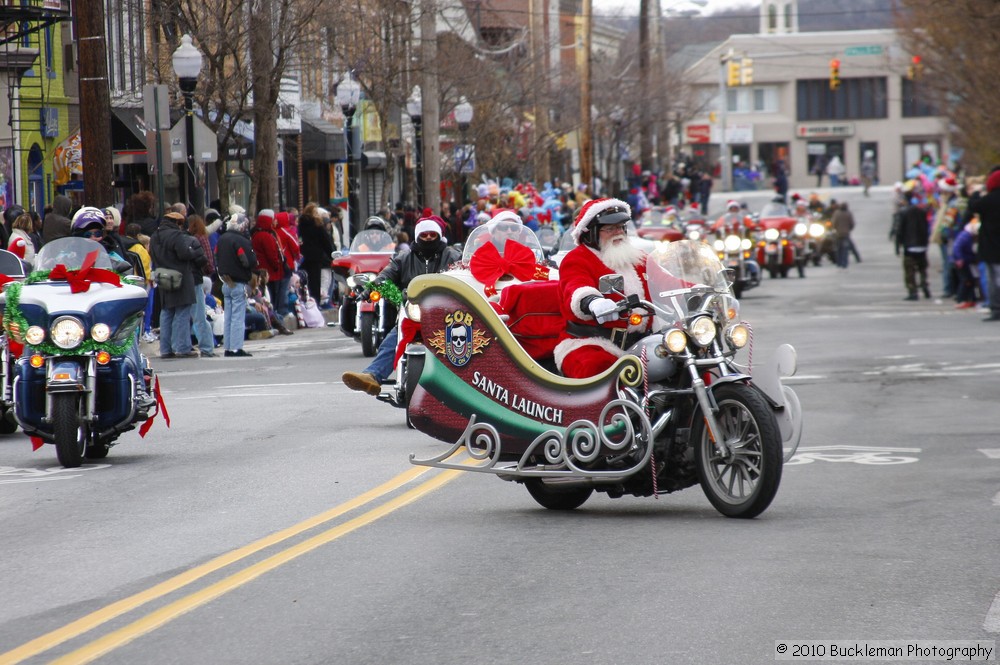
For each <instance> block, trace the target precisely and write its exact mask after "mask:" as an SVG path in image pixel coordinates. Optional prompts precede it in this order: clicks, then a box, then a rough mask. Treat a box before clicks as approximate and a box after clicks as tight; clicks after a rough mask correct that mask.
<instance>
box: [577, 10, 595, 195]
mask: <svg viewBox="0 0 1000 665" xmlns="http://www.w3.org/2000/svg"><path fill="white" fill-rule="evenodd" d="M582 5H583V7H582V11H583V20H582V21H581V25H580V32H581V33H582V38H583V43H582V44H581V45H580V46H581V50H582V51H583V53H582V56H583V57H582V60H581V62H580V182H581V183H582V184H585V185H587V187H588V192H589V193H593V191H594V183H593V180H594V173H593V171H594V159H593V156H592V152H591V148H590V135H591V132H592V130H591V122H590V29H591V22H590V21H591V15H592V13H593V3H592V0H583V2H582Z"/></svg>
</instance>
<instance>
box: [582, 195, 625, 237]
mask: <svg viewBox="0 0 1000 665" xmlns="http://www.w3.org/2000/svg"><path fill="white" fill-rule="evenodd" d="M605 214H613V215H614V220H615V221H611V219H609V220H608V221H607V222H606V223H610V224H620V223H622V222H626V221H628V220H630V219H632V208H630V207H629V205H628V204H627V203H625V202H624V201H621V200H619V199H591V200H590V201H587V202H586V203H584V204H583V206H582V207H581V208H580V212H579V213H578V214H577V216H576V223H575V224H574V226H573V231H572V235H573V239H574V240H576V242H577V244H579V243H580V238H581V237H582V236H583V234H584V233H586V231H587V228H588V227H589V226H590V224H591V222H593V221H594V220H595V219H597V218H598V217H599V216H603V215H605Z"/></svg>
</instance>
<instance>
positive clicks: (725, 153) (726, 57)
mask: <svg viewBox="0 0 1000 665" xmlns="http://www.w3.org/2000/svg"><path fill="white" fill-rule="evenodd" d="M735 57H736V55H735V54H734V53H733V50H732V49H729V51H727V52H726V53H723V54H722V57H721V58H720V59H719V124H720V127H719V159H720V160H722V161H721V164H720V167H721V168H720V170H719V176H720V178H721V180H720V181H719V185H720V189H721V190H722V191H724V192H728V191H731V190H732V182H733V180H732V178H731V177H730V175H729V174H730V173H732V170H733V164H732V161H731V160H730V159H729V142H728V138H729V137H727V136H726V110H727V108H728V107H729V90H728V89H727V88H726V83H727V81H726V70H727V69H728V65H729V61H730V60H733V59H734V58H735Z"/></svg>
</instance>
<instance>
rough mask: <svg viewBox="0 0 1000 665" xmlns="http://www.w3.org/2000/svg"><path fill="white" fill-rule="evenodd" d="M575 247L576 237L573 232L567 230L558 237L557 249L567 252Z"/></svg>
mask: <svg viewBox="0 0 1000 665" xmlns="http://www.w3.org/2000/svg"><path fill="white" fill-rule="evenodd" d="M574 247H576V238H574V237H573V234H572V233H570V232H569V231H567V232H566V233H564V234H562V235H561V236H560V237H559V251H560V252H568V251H569V250H571V249H573V248H574Z"/></svg>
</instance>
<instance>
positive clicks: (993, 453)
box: [979, 448, 1000, 459]
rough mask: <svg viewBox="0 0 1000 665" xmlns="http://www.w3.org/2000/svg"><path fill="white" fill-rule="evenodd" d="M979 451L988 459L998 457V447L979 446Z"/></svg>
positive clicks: (999, 450)
mask: <svg viewBox="0 0 1000 665" xmlns="http://www.w3.org/2000/svg"><path fill="white" fill-rule="evenodd" d="M979 452H981V453H982V454H984V455H986V456H987V457H989V458H990V459H1000V448H980V449H979Z"/></svg>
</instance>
